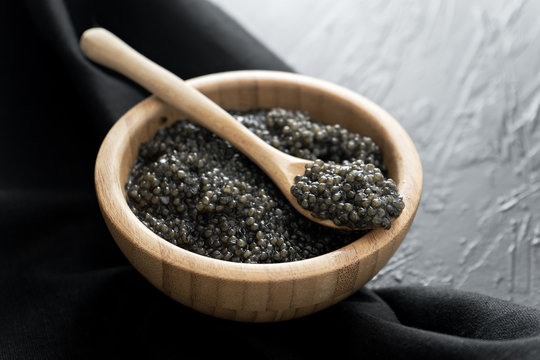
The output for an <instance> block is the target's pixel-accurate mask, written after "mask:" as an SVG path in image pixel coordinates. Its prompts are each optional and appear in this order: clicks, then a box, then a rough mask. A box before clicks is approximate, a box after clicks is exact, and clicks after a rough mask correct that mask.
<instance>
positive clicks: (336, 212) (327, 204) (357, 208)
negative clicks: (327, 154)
mask: <svg viewBox="0 0 540 360" xmlns="http://www.w3.org/2000/svg"><path fill="white" fill-rule="evenodd" d="M294 181H295V184H294V185H293V186H292V187H291V193H292V194H293V195H294V197H295V198H296V199H297V201H298V203H299V204H300V206H302V208H304V209H307V210H310V211H311V214H312V215H313V216H314V217H316V218H320V219H330V220H332V221H333V222H334V224H336V225H340V226H346V227H350V228H354V229H362V230H366V229H375V228H378V227H382V228H384V229H389V228H390V226H391V221H392V219H394V218H396V217H397V216H399V215H400V214H401V211H402V210H403V208H404V206H405V204H404V203H403V200H402V198H401V196H400V195H399V192H398V189H397V186H396V184H395V182H394V181H393V180H392V179H386V178H385V177H384V175H383V173H382V171H381V170H380V169H379V168H377V167H375V165H373V164H369V163H364V162H363V161H362V160H356V161H353V162H350V161H344V162H343V163H342V164H340V165H336V164H334V163H325V162H324V161H322V160H316V161H314V162H311V163H308V164H306V169H305V172H304V174H303V175H298V176H296V177H295V179H294Z"/></svg>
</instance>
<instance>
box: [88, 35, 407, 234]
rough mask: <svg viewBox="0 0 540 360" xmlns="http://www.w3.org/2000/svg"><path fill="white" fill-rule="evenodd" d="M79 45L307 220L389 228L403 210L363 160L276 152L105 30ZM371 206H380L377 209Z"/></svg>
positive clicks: (394, 192) (398, 199)
mask: <svg viewBox="0 0 540 360" xmlns="http://www.w3.org/2000/svg"><path fill="white" fill-rule="evenodd" d="M80 46H81V49H82V51H83V53H84V54H85V55H86V56H87V57H88V58H89V59H91V60H92V61H94V62H96V63H98V64H100V65H103V66H105V67H107V68H110V69H112V70H115V71H117V72H119V73H121V74H123V75H124V76H126V77H127V78H129V79H131V80H133V81H135V82H136V83H138V84H139V85H141V86H142V87H144V88H146V89H147V90H149V91H150V92H151V93H153V94H155V95H157V96H158V97H160V98H161V99H162V100H164V101H165V102H167V103H169V104H171V105H173V106H175V107H176V108H178V109H181V110H182V111H183V112H184V113H186V115H188V116H189V118H190V119H191V120H192V121H194V122H195V123H197V124H198V125H200V126H203V127H205V128H207V129H208V130H210V131H212V132H213V133H215V134H216V135H218V136H219V137H221V138H223V139H225V140H227V141H229V142H230V143H231V144H232V145H233V146H234V147H235V148H237V149H238V150H239V151H240V152H242V153H243V154H245V155H246V156H247V157H248V158H250V160H252V161H253V162H254V163H255V164H257V166H259V167H260V168H261V169H262V170H263V171H264V172H265V173H266V174H267V175H268V176H269V177H270V178H271V179H272V180H273V182H274V183H275V184H276V186H277V187H278V188H279V189H280V190H281V192H282V193H283V195H284V196H285V198H286V199H287V200H288V201H289V202H290V203H291V205H293V207H294V208H295V209H296V210H297V211H298V212H299V213H301V214H302V215H304V216H305V217H307V218H308V219H310V220H312V221H314V222H317V223H320V224H322V225H325V226H328V227H333V228H347V229H360V230H365V229H371V228H375V227H384V228H388V227H390V220H391V219H392V218H393V217H395V216H397V215H399V213H400V212H401V210H402V209H403V201H402V199H401V196H400V195H399V193H398V192H397V188H396V186H395V184H394V182H393V181H392V180H389V179H388V180H387V179H384V177H382V178H381V176H382V174H381V173H380V170H379V172H376V173H374V169H372V167H373V165H371V166H368V165H369V164H368V165H366V164H364V163H363V162H362V161H357V162H354V163H352V164H346V165H344V166H340V165H335V164H325V163H323V162H320V161H316V162H314V161H310V160H304V159H300V158H297V157H294V156H291V155H289V154H286V153H284V152H282V151H280V150H278V149H276V148H274V147H273V146H271V145H270V144H268V143H266V142H264V141H263V140H262V139H261V138H259V137H258V136H257V135H255V134H254V133H252V132H251V131H249V130H248V129H247V128H246V127H244V126H243V125H242V124H241V123H239V122H238V121H237V120H236V119H235V118H234V117H232V116H231V115H230V114H229V113H228V112H227V111H225V110H224V109H223V108H221V107H220V106H219V105H217V104H216V103H214V102H213V101H212V100H210V99H209V98H207V97H206V96H205V95H203V94H202V93H200V92H199V91H198V90H196V89H195V88H193V87H191V86H189V85H187V84H186V83H185V82H184V81H183V80H182V79H180V78H179V77H177V76H176V75H174V74H173V73H171V72H170V71H168V70H166V69H164V68H163V67H161V66H159V65H158V64H156V63H154V62H152V61H151V60H149V59H148V58H146V57H144V56H143V55H141V54H140V53H138V52H137V51H135V50H134V49H133V48H131V47H130V46H129V45H127V44H126V43H125V42H123V41H122V40H121V39H119V38H118V37H117V36H115V35H114V34H112V33H111V32H109V31H108V30H106V29H103V28H92V29H88V30H86V31H85V32H84V33H83V35H82V36H81V40H80ZM377 170H378V169H377ZM323 179H324V181H322V180H323ZM353 193H354V196H351V195H352V194H353ZM338 194H339V195H338ZM357 195H358V196H357ZM338 196H339V199H337V197H338ZM374 205H378V206H376V210H374V209H375V207H374ZM366 216H367V217H366Z"/></svg>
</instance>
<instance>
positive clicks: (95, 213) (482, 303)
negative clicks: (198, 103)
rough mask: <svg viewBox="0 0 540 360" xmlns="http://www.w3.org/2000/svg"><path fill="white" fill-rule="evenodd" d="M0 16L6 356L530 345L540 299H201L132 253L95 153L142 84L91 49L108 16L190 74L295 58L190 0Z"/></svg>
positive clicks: (526, 354)
mask: <svg viewBox="0 0 540 360" xmlns="http://www.w3.org/2000/svg"><path fill="white" fill-rule="evenodd" d="M3 5H4V6H3V8H2V12H1V13H0V14H1V15H0V16H1V19H0V20H1V21H0V27H1V31H0V37H1V39H2V41H1V44H2V56H0V61H1V63H0V65H1V66H0V79H2V82H1V83H0V89H1V93H0V95H1V96H0V99H1V106H0V119H1V121H2V129H1V130H0V150H1V151H0V164H2V165H3V167H2V176H1V177H0V230H1V234H2V236H1V237H0V309H1V310H0V359H86V358H89V359H96V358H128V357H132V358H149V359H172V358H175V359H176V358H210V357H212V358H217V357H218V356H220V357H223V356H230V357H233V358H258V359H261V358H262V359H313V358H321V357H332V358H336V359H362V358H369V359H433V358H435V359H540V311H539V310H537V309H534V308H527V307H523V306H519V305H516V304H513V303H510V302H506V301H502V300H498V299H494V298H490V297H486V296H482V295H479V294H474V293H465V292H459V291H455V290H452V289H448V288H433V287H396V288H387V289H381V290H376V291H374V290H369V289H367V288H366V289H362V290H360V291H358V292H357V293H355V294H354V295H352V296H351V297H349V298H348V299H346V300H344V301H342V302H340V303H338V304H336V305H334V306H332V307H330V308H328V309H326V310H323V311H321V312H318V313H316V314H313V315H310V316H307V317H304V318H301V319H296V320H291V321H286V322H280V323H269V324H245V323H236V322H231V321H225V320H221V319H216V318H212V317H209V316H206V315H203V314H200V313H197V312H195V311H193V310H191V309H189V308H187V307H185V306H183V305H181V304H179V303H176V302H175V301H173V300H171V299H169V298H168V297H167V296H165V295H164V294H162V293H161V292H159V291H158V290H156V289H155V288H154V287H152V286H151V285H150V284H149V283H148V282H147V281H146V280H145V279H144V278H143V277H142V276H140V275H139V273H137V272H136V271H135V270H134V268H133V267H132V266H131V265H130V264H129V263H128V262H127V261H126V259H125V258H124V257H123V255H122V254H121V253H120V251H119V250H118V248H117V247H116V245H115V243H114V241H113V239H112V238H111V236H110V234H109V232H108V230H107V228H106V227H105V224H104V222H103V220H102V217H101V214H100V212H99V209H98V206H97V201H96V197H95V192H94V187H93V167H94V161H95V156H96V154H97V150H98V148H99V145H100V143H101V141H102V140H103V138H104V136H105V134H106V132H107V131H108V130H109V128H110V127H111V126H112V124H113V123H114V121H115V120H116V119H117V118H119V117H120V116H121V115H122V114H123V113H124V112H125V111H126V110H128V109H129V108H130V107H131V106H133V105H134V104H136V103H137V102H138V101H140V100H142V99H143V98H144V97H146V96H147V95H148V94H147V92H146V91H145V90H143V89H141V88H140V87H138V86H136V85H134V84H133V83H131V82H130V81H128V80H126V79H124V78H122V77H121V76H118V75H116V74H114V73H112V72H109V71H107V70H104V69H102V68H100V67H98V66H96V65H94V64H92V63H91V62H89V61H87V60H86V59H85V58H84V57H83V56H82V54H81V52H80V51H79V47H78V40H79V36H80V35H81V33H82V32H83V31H84V30H85V29H86V28H89V27H91V26H103V27H105V28H108V29H109V30H111V31H113V32H114V33H116V34H118V35H119V36H120V37H121V38H123V39H124V40H126V41H127V42H128V43H129V44H131V45H132V46H133V47H135V48H136V49H137V50H139V51H141V52H142V53H144V54H145V55H147V56H148V57H150V58H151V59H153V60H155V61H157V62H158V63H160V64H163V65H164V66H165V67H167V68H169V69H171V70H172V71H173V72H175V73H177V74H178V75H180V76H181V77H183V78H185V79H187V78H190V77H193V76H197V75H202V74H206V73H213V72H218V71H225V70H235V69H254V68H256V69H275V70H288V71H290V70H292V69H290V67H289V66H287V64H285V63H284V62H283V61H281V60H280V59H279V58H277V57H276V56H275V55H274V54H272V53H271V52H270V51H269V50H268V49H266V48H265V47H264V46H262V45H261V44H260V43H258V42H257V41H256V40H255V39H254V38H253V37H252V36H250V34H248V33H247V32H246V31H245V30H244V29H242V28H241V27H240V26H239V25H238V24H236V23H235V22H234V21H232V20H231V19H230V18H229V17H228V16H227V15H226V14H224V13H223V12H222V11H221V10H220V9H218V8H216V7H215V6H213V5H212V4H210V3H207V2H205V1H199V0H189V1H188V0H183V1H182V0H176V1H172V0H167V1H166V0H153V1H150V0H148V1H143V0H129V1H128V0H125V1H113V0H108V1H104V0H94V1H91V0H78V1H75V0H65V1H61V0H48V1H45V0H28V1H26V2H21V1H7V2H5V3H4V4H3Z"/></svg>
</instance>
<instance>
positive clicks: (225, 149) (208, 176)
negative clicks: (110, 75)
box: [126, 109, 384, 263]
mask: <svg viewBox="0 0 540 360" xmlns="http://www.w3.org/2000/svg"><path fill="white" fill-rule="evenodd" d="M231 114H232V115H233V116H235V118H236V119H237V120H238V121H240V122H242V123H243V124H244V125H245V126H246V127H247V128H248V129H250V130H251V131H253V132H254V133H255V134H257V135H258V136H260V137H261V138H262V139H264V140H265V141H266V142H268V143H269V144H271V145H273V146H274V147H276V148H278V149H280V150H282V151H284V152H287V153H289V154H291V155H294V156H297V157H302V158H305V159H308V160H314V161H315V160H317V159H322V160H324V161H326V162H336V163H344V162H346V161H356V160H361V161H363V162H364V163H366V164H373V166H374V167H375V168H384V164H383V162H382V153H381V151H380V149H379V147H378V146H377V145H376V144H375V143H374V142H373V141H372V140H371V139H370V138H367V137H362V136H360V135H358V134H355V133H351V132H349V131H347V130H346V129H344V128H341V127H340V126H339V125H325V124H321V123H317V122H313V121H311V119H310V118H309V115H308V114H306V113H303V112H299V111H289V110H283V109H256V110H250V111H231ZM126 193H127V201H128V204H129V206H130V208H131V210H132V211H133V213H134V214H135V215H136V216H137V217H138V218H139V219H140V220H141V221H142V222H143V223H144V224H145V225H146V226H148V227H149V228H150V229H151V230H152V231H153V232H155V233H156V234H158V235H159V236H161V237H162V238H164V239H165V240H167V241H169V242H171V243H173V244H175V245H178V246H180V247H182V248H184V249H187V250H190V251H193V252H195V253H198V254H201V255H205V256H209V257H213V258H216V259H222V260H228V261H235V262H249V263H275V262H288V261H295V260H302V259H307V258H311V257H314V256H318V255H321V254H324V253H327V252H330V251H333V250H336V249H338V248H340V247H342V246H344V245H346V244H348V243H350V242H351V241H353V240H355V239H357V238H359V237H361V236H362V235H363V234H364V233H365V231H347V230H335V229H330V228H328V227H325V226H321V225H319V224H317V223H315V222H313V221H309V220H307V219H306V218H305V217H304V216H302V215H300V214H299V213H298V212H297V211H296V210H295V209H294V208H293V207H292V205H291V204H290V203H288V201H287V200H286V199H285V197H284V196H283V194H281V192H280V191H279V189H278V188H277V187H276V186H275V185H274V183H273V182H272V181H271V180H270V179H269V178H268V177H267V176H266V174H265V173H264V172H263V171H262V170H260V169H259V168H258V167H257V166H256V165H255V164H253V163H252V162H251V161H250V160H249V159H248V158H247V157H245V156H244V155H243V154H241V153H239V152H237V151H236V149H234V148H233V147H232V146H231V145H230V144H229V143H228V142H227V141H224V140H222V139H221V138H219V137H217V136H216V135H215V134H213V133H211V132H209V131H208V130H206V129H204V128H201V127H199V126H197V125H195V124H193V123H191V122H189V121H188V120H186V119H182V120H179V121H177V122H175V123H174V124H172V125H171V126H168V127H166V128H163V129H160V130H158V131H157V133H156V135H155V136H154V138H153V139H152V140H150V141H149V142H147V143H144V144H142V145H141V146H140V149H139V154H138V158H137V160H136V162H135V165H134V166H133V168H132V169H131V172H130V176H129V179H128V183H127V184H126Z"/></svg>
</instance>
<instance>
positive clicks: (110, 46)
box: [80, 28, 296, 176]
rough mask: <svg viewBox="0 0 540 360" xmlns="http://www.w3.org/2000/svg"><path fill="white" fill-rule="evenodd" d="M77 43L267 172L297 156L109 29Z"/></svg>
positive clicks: (279, 168) (89, 34) (91, 31)
mask: <svg viewBox="0 0 540 360" xmlns="http://www.w3.org/2000/svg"><path fill="white" fill-rule="evenodd" d="M80 47H81V50H82V51H83V53H84V54H85V55H86V56H87V57H88V58H89V59H90V60H92V61H94V62H96V63H98V64H100V65H103V66H105V67H107V68H109V69H112V70H115V71H117V72H119V73H120V74H122V75H124V76H126V77H127V78H129V79H131V80H133V81H134V82H136V83H137V84H139V85H141V86H142V87H144V88H145V89H147V90H148V91H150V92H151V93H153V94H155V95H156V96H158V97H159V98H161V99H162V100H163V101H165V102H166V103H168V104H171V105H173V106H175V107H177V108H178V109H180V110H182V111H183V112H184V113H185V114H186V115H188V116H189V117H190V119H191V120H192V121H194V122H196V123H197V124H199V125H201V126H203V127H205V128H207V129H208V130H210V131H212V132H213V133H215V134H217V135H218V136H219V137H221V138H223V139H226V140H228V141H229V142H230V143H231V144H232V145H233V146H235V147H236V148H237V149H238V150H239V151H241V152H242V153H243V154H245V155H246V156H248V157H249V158H250V159H251V160H252V161H253V162H255V163H256V164H257V165H258V166H259V167H261V168H262V169H263V170H264V171H265V172H266V173H269V172H270V173H272V174H274V175H276V173H280V172H283V170H282V168H283V167H286V165H287V163H288V162H289V163H290V162H295V160H296V158H294V157H292V156H289V155H287V154H285V153H282V152H281V151H279V150H277V149H275V148H274V147H272V146H271V145H269V144H267V143H265V142H264V141H263V140H262V139H260V138H259V137H258V136H256V135H255V134H253V133H252V132H251V131H249V130H248V129H247V128H246V127H245V126H243V125H242V124H241V123H240V122H238V121H237V120H236V119H235V118H234V117H232V116H231V115H230V114H229V113H228V112H227V111H225V110H224V109H223V108H221V107H220V106H219V105H217V104H216V103H215V102H213V101H212V100H210V99H209V98H207V97H206V96H205V95H204V94H202V93H201V92H199V91H198V90H196V89H195V88H193V87H192V86H190V85H188V84H186V83H185V82H184V81H183V80H182V79H181V78H179V77H178V76H176V75H175V74H173V73H172V72H170V71H169V70H167V69H165V68H163V67H161V66H160V65H158V64H156V63H154V62H153V61H151V60H149V59H148V58H146V57H145V56H143V55H142V54H140V53H139V52H137V51H136V50H134V49H133V48H132V47H130V46H129V45H127V44H126V43H125V42H124V41H122V40H121V39H120V38H118V37H117V36H116V35H114V34H113V33H111V32H110V31H108V30H106V29H103V28H91V29H88V30H86V31H85V32H84V33H83V35H82V36H81V40H80ZM284 175H285V176H286V174H284Z"/></svg>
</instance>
